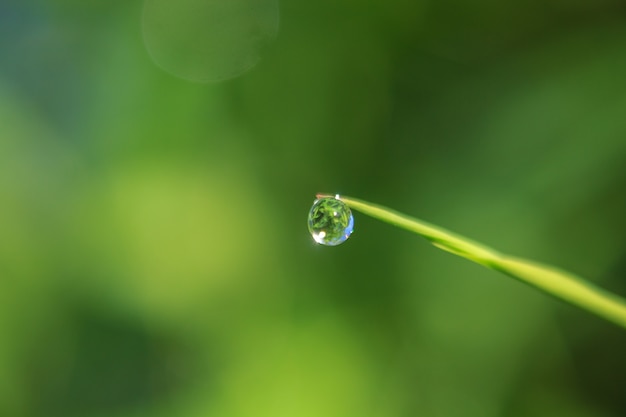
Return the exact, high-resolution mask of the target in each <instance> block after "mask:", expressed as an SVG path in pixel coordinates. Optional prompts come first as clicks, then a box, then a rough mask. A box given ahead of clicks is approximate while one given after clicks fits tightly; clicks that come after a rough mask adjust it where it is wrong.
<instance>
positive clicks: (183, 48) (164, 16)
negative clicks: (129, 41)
mask: <svg viewBox="0 0 626 417" xmlns="http://www.w3.org/2000/svg"><path fill="white" fill-rule="evenodd" d="M278 25H279V11H278V0H177V1H172V0H145V3H144V8H143V14H142V34H143V40H144V43H145V46H146V49H147V50H148V53H149V55H150V57H151V58H152V59H153V61H154V62H155V63H156V64H157V65H158V66H159V67H161V68H162V69H163V70H165V71H167V72H169V73H170V74H172V75H175V76H177V77H180V78H184V79H187V80H190V81H195V82H215V81H222V80H226V79H229V78H234V77H237V76H239V75H241V74H243V73H244V72H246V71H248V70H249V69H251V68H252V67H254V66H255V65H256V64H257V63H258V62H259V60H260V58H261V52H262V50H263V48H264V47H265V46H267V45H268V44H269V43H270V42H271V41H272V40H273V39H274V38H275V37H276V35H277V33H278Z"/></svg>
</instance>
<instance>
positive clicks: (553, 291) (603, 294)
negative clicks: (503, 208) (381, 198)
mask: <svg viewBox="0 0 626 417" xmlns="http://www.w3.org/2000/svg"><path fill="white" fill-rule="evenodd" d="M320 196H325V195H318V197H320ZM339 199H340V200H341V201H343V202H344V203H346V204H347V205H348V207H350V208H351V209H353V210H357V211H359V212H361V213H363V214H366V215H368V216H371V217H373V218H375V219H378V220H382V221H384V222H387V223H390V224H392V225H394V226H397V227H400V228H402V229H405V230H408V231H410V232H413V233H416V234H418V235H420V236H422V237H424V238H426V239H428V240H429V241H430V242H431V243H432V244H433V245H435V246H437V247H438V248H440V249H443V250H445V251H448V252H451V253H453V254H455V255H458V256H461V257H464V258H467V259H469V260H471V261H473V262H476V263H478V264H481V265H483V266H486V267H488V268H491V269H495V270H497V271H500V272H503V273H505V274H507V275H509V276H511V277H514V278H516V279H518V280H520V281H522V282H525V283H527V284H529V285H532V286H533V287H536V288H538V289H540V290H542V291H544V292H545V293H547V294H550V295H552V296H554V297H557V298H560V299H561V300H564V301H566V302H568V303H570V304H573V305H575V306H578V307H580V308H582V309H584V310H587V311H589V312H591V313H594V314H596V315H598V316H600V317H602V318H604V319H606V320H609V321H612V322H613V323H616V324H618V325H620V326H622V327H624V328H626V299H624V298H622V297H620V296H618V295H615V294H612V293H610V292H608V291H605V290H603V289H601V288H599V287H596V286H595V285H593V284H591V283H589V282H587V281H585V280H584V279H582V278H580V277H578V276H576V275H574V274H571V273H569V272H565V271H562V270H560V269H558V268H554V267H551V266H548V265H542V264H539V263H536V262H533V261H529V260H525V259H520V258H516V257H512V256H508V255H505V254H502V253H500V252H498V251H496V250H494V249H491V248H489V247H487V246H484V245H481V244H479V243H477V242H474V241H472V240H470V239H467V238H465V237H463V236H460V235H457V234H455V233H452V232H450V231H448V230H446V229H443V228H441V227H438V226H435V225H432V224H429V223H427V222H424V221H421V220H418V219H415V218H413V217H410V216H407V215H404V214H402V213H398V212H396V211H394V210H391V209H388V208H386V207H382V206H379V205H375V204H371V203H368V202H366V201H362V200H358V199H356V198H351V197H344V196H339Z"/></svg>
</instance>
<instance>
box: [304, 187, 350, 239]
mask: <svg viewBox="0 0 626 417" xmlns="http://www.w3.org/2000/svg"><path fill="white" fill-rule="evenodd" d="M353 229H354V217H352V212H351V211H350V208H349V207H348V206H347V205H346V203H344V202H343V201H341V200H339V196H335V197H322V198H318V199H317V200H315V201H314V202H313V207H311V211H309V232H311V236H313V239H314V240H315V241H316V242H317V243H319V244H322V245H326V246H337V245H339V244H341V243H343V242H345V241H346V240H347V239H348V238H349V237H350V234H352V230H353Z"/></svg>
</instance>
